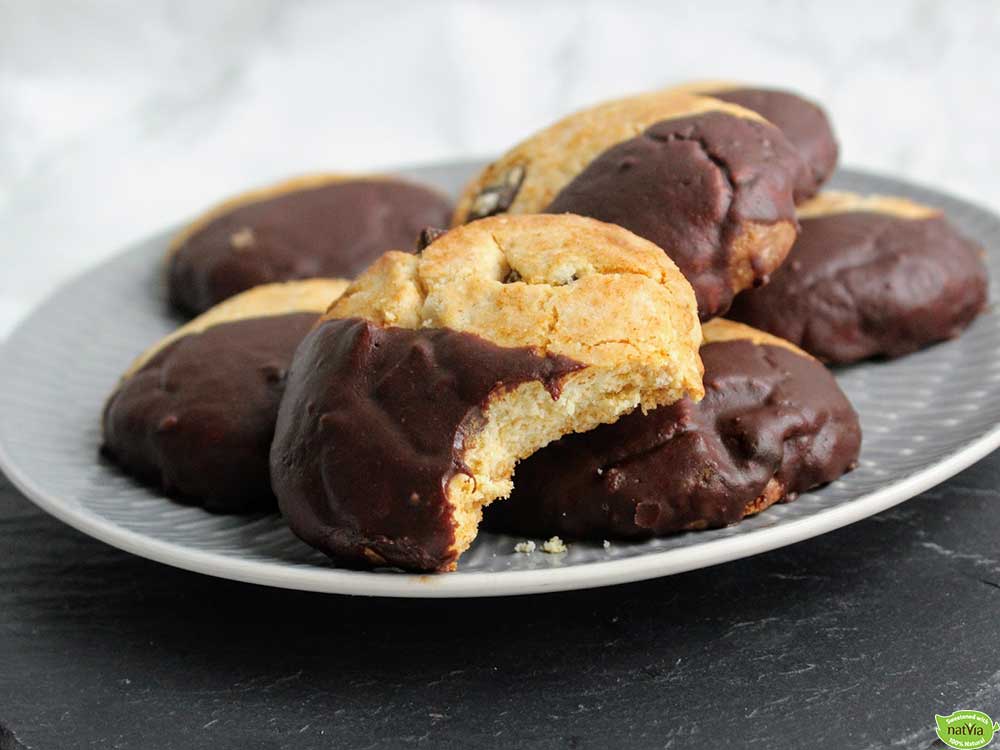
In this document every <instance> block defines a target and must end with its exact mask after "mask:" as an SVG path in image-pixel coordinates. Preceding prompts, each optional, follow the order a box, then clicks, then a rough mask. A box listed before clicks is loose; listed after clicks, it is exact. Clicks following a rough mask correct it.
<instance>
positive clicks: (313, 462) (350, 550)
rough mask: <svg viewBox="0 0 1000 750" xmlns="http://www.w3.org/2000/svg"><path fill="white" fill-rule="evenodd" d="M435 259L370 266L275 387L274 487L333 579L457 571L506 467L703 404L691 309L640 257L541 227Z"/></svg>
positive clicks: (674, 285)
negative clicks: (365, 572)
mask: <svg viewBox="0 0 1000 750" xmlns="http://www.w3.org/2000/svg"><path fill="white" fill-rule="evenodd" d="M431 239H432V241H431V244H429V245H428V246H427V247H426V248H425V249H424V250H423V251H422V252H421V253H420V254H419V255H409V254H406V253H398V252H392V253H388V254H386V255H385V256H383V257H382V258H381V259H379V260H378V261H376V262H375V263H374V264H373V265H372V266H371V268H369V270H368V271H366V272H365V273H364V274H363V275H362V276H361V277H360V278H358V279H357V280H356V281H355V282H354V283H353V284H352V285H351V286H350V288H349V289H348V290H347V291H346V292H345V293H344V295H343V296H342V297H341V298H340V299H339V300H338V301H337V302H336V304H334V305H333V306H332V307H331V308H330V310H329V312H328V313H327V315H326V316H324V318H323V321H322V322H321V323H320V324H319V325H318V326H317V327H316V328H315V329H313V331H312V332H311V333H310V334H309V335H308V336H307V337H306V338H305V340H304V341H303V343H302V345H301V346H300V347H299V350H298V352H297V353H296V355H295V359H294V360H293V362H292V365H291V368H290V370H289V376H288V385H287V389H286V392H285V397H284V399H283V400H282V403H281V408H280V410H279V413H278V422H277V427H276V429H275V437H274V444H273V446H272V449H271V478H272V484H273V487H274V490H275V493H276V494H277V496H278V501H279V505H280V507H281V511H282V513H283V514H284V515H285V517H286V519H287V520H288V523H289V526H290V527H291V529H292V530H293V531H294V532H295V533H296V534H297V535H298V536H299V537H301V538H302V539H303V540H304V541H306V542H307V543H309V544H311V545H312V546H314V547H316V548H317V549H320V550H322V551H323V552H325V553H326V554H328V555H329V556H330V557H332V558H333V559H335V560H337V561H339V562H343V563H347V564H370V565H371V564H374V565H394V566H398V567H401V568H405V569H408V570H420V571H444V570H451V569H453V568H454V567H455V564H456V561H457V559H458V557H459V555H461V553H462V552H464V551H465V550H466V549H467V548H468V547H469V545H470V544H471V543H472V541H473V539H474V538H475V536H476V531H477V527H478V525H479V520H480V518H481V514H482V508H483V507H484V506H485V505H488V504H489V503H490V502H492V501H493V500H494V499H496V498H498V497H505V496H506V495H507V494H508V493H509V492H510V489H511V474H512V472H513V470H514V464H515V463H516V462H517V461H519V460H520V459H523V458H525V457H526V456H528V455H530V454H531V453H533V452H534V451H535V450H537V449H538V448H540V447H541V446H543V445H545V444H546V443H548V442H550V441H551V440H554V439H556V438H558V437H560V436H561V435H564V434H566V433H569V432H574V431H579V430H589V429H591V428H593V427H595V426H597V425H598V424H601V423H603V422H610V421H614V420H615V419H616V418H617V417H618V416H620V415H621V414H623V413H626V412H628V411H631V410H632V409H633V408H635V407H636V406H640V405H641V406H642V408H646V409H649V408H653V407H655V406H657V405H660V404H666V403H671V402H673V401H676V400H677V399H679V398H681V397H683V396H685V395H687V396H692V397H695V398H697V397H699V396H700V395H701V393H702V386H701V366H700V361H699V359H698V346H699V343H700V341H701V332H700V327H699V325H698V318H697V311H696V306H695V300H694V295H693V293H692V291H691V287H690V285H689V284H688V283H687V282H686V281H685V280H684V278H683V277H682V276H681V274H680V272H679V271H678V270H677V268H676V266H675V265H674V264H673V262H672V261H671V260H670V259H669V258H667V257H666V256H665V255H664V254H663V252H662V251H660V249H659V248H657V247H656V246H655V245H653V244H652V243H650V242H648V241H646V240H643V239H641V238H639V237H637V236H635V235H633V234H631V233H630V232H628V231H627V230H625V229H622V228H621V227H617V226H613V225H610V224H604V223H601V222H598V221H594V220H593V219H586V218H582V217H578V216H551V215H531V216H498V217H492V218H488V219H484V220H482V221H477V222H473V223H471V224H468V225H465V226H462V227H458V228H455V229H452V230H451V231H449V232H447V233H446V234H444V235H442V236H440V237H438V238H436V239H433V238H431Z"/></svg>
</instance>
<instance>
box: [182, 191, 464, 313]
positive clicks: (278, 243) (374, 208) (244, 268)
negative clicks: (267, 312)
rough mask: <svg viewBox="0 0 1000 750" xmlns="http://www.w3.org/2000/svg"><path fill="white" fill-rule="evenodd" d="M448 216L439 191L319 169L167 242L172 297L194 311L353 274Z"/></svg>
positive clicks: (256, 194) (248, 197)
mask: <svg viewBox="0 0 1000 750" xmlns="http://www.w3.org/2000/svg"><path fill="white" fill-rule="evenodd" d="M450 213H451V206H450V203H449V202H448V200H447V199H446V198H445V197H444V196H442V195H440V194H439V193H437V192H436V191H433V190H431V189H429V188H426V187H423V186H421V185H417V184H414V183H410V182H406V181H403V180H398V179H392V178H388V177H379V176H371V177H362V176H358V177H348V176H344V175H317V176H311V177H302V178H297V179H294V180H289V181H286V182H282V183H279V184H277V185H273V186H270V187H267V188H264V189H261V190H255V191H251V192H249V193H245V194H243V195H240V196H237V197H235V198H233V199H231V200H229V201H226V202H224V203H223V204H221V205H220V206H217V207H216V208H214V209H212V210H211V211H209V212H208V213H207V214H205V215H204V216H202V217H201V218H199V219H198V220H196V221H195V222H194V223H193V224H192V225H191V226H189V227H187V228H186V229H185V230H184V231H182V232H181V233H180V234H179V235H178V236H177V237H176V238H175V239H174V241H173V242H172V243H171V247H170V249H169V251H168V254H167V259H166V271H167V284H168V291H169V297H170V301H171V304H173V305H174V306H175V307H178V308H179V309H181V310H184V311H186V312H193V313H197V312H201V311H203V310H205V309H207V308H208V307H211V306H212V305H214V304H216V303H218V302H220V301H222V300H224V299H226V298H227V297H230V296H232V295H234V294H236V293H238V292H241V291H244V290H246V289H249V288H251V287H254V286H258V285H260V284H265V283H270V282H277V281H287V280H296V279H305V278H312V277H337V276H353V275H355V274H357V273H359V272H360V271H361V270H363V269H364V268H365V267H366V266H367V265H368V264H369V263H370V262H371V261H372V260H374V259H375V258H376V257H378V256H379V255H380V254H381V253H383V252H385V251H386V250H389V249H393V248H410V247H412V246H413V243H414V240H415V239H416V237H417V235H418V233H419V232H420V230H421V229H423V228H424V227H426V226H441V225H444V224H446V223H447V222H448V219H449V216H450Z"/></svg>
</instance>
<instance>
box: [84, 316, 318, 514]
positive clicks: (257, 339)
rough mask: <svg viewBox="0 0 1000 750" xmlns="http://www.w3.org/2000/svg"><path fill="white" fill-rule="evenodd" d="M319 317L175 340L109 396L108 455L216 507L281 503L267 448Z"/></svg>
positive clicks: (224, 328)
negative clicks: (295, 365)
mask: <svg viewBox="0 0 1000 750" xmlns="http://www.w3.org/2000/svg"><path fill="white" fill-rule="evenodd" d="M317 317H318V316H317V315H316V314H315V313H293V314H289V315H276V316H271V317H262V318H247V319H244V320H239V321H235V322H230V323H223V324H220V325H216V326H212V327H210V328H208V329H206V330H205V331H203V332H202V333H192V334H189V335H187V336H184V337H183V338H180V339H177V340H176V341H173V342H171V343H170V344H168V345H167V346H166V347H164V348H163V349H162V350H160V351H159V352H158V353H157V354H156V355H155V356H154V357H153V358H152V359H150V360H149V361H148V362H147V363H146V364H145V365H143V366H142V367H141V368H140V369H139V370H138V371H136V372H135V373H134V374H133V375H132V376H131V377H129V378H128V379H126V380H125V381H123V382H122V383H121V385H119V387H118V389H117V390H116V391H115V393H114V394H112V396H111V398H110V399H108V403H107V404H106V406H105V409H104V415H103V424H104V452H105V453H106V454H107V455H108V456H109V457H111V458H112V459H113V460H115V461H116V462H118V463H119V464H120V465H121V466H122V467H123V468H124V469H125V470H126V471H128V472H129V473H131V474H133V475H135V476H136V477H137V478H139V479H140V480H142V481H144V482H148V483H150V484H154V485H157V486H160V487H162V488H163V489H165V490H167V491H168V492H170V493H171V494H174V495H176V496H177V497H178V498H179V499H183V500H185V501H187V502H191V503H196V504H200V505H204V507H205V508H206V509H207V510H211V511H215V512H234V513H240V512H249V511H256V510H271V509H273V508H274V507H275V500H274V495H273V493H272V492H271V485H270V481H269V476H268V452H269V449H270V445H271V437H272V435H273V434H274V420H275V419H276V418H277V414H278V402H279V400H280V399H281V394H282V391H283V389H284V378H283V377H282V376H281V374H282V373H284V371H285V369H286V368H287V367H288V365H289V363H290V362H291V360H292V354H293V353H294V352H295V347H296V346H297V345H298V343H299V341H301V340H302V337H303V336H305V335H306V332H307V331H308V330H309V328H310V327H311V326H312V324H313V323H315V321H316V319H317ZM276 373H277V374H278V376H277V377H276V376H275V375H276Z"/></svg>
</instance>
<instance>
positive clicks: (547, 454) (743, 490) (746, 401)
mask: <svg viewBox="0 0 1000 750" xmlns="http://www.w3.org/2000/svg"><path fill="white" fill-rule="evenodd" d="M701 356H702V360H703V361H704V364H705V391H706V394H705V398H704V399H703V400H702V401H701V402H699V403H694V402H692V401H690V400H688V399H684V400H683V401H680V402H678V403H676V404H673V405H671V406H665V407H660V408H658V409H654V410H653V411H650V412H648V413H646V414H643V413H642V412H641V411H638V410H637V411H635V412H633V413H631V414H629V415H627V416H625V417H622V418H621V419H619V420H618V421H617V422H615V423H614V424H610V425H602V426H601V427H598V428H597V429H596V430H592V431H590V432H586V433H582V434H576V435H568V436H566V437H564V438H562V439H560V440H558V441H556V442H555V443H552V444H550V445H549V446H548V447H546V448H543V449H542V450H540V451H538V452H537V453H535V454H534V455H532V456H530V457H529V458H527V459H526V460H524V461H522V462H521V463H520V464H519V465H518V468H517V475H516V478H515V483H514V492H513V493H512V494H511V496H510V498H509V499H508V500H506V501H505V502H502V503H495V504H494V505H492V506H490V507H489V508H488V509H487V510H486V515H485V519H484V523H485V524H486V525H487V527H488V528H493V529H501V530H504V531H509V532H511V533H516V534H523V535H529V536H541V537H545V536H549V535H551V534H559V535H561V536H566V537H571V538H577V539H580V538H585V539H588V538H589V539H609V538H621V539H643V538H648V537H652V536H662V535H665V534H670V533H673V532H677V531H682V530H686V529H695V528H715V527H720V526H725V525H727V524H731V523H735V522H737V521H739V520H740V519H741V518H743V517H744V515H746V514H747V512H755V510H757V509H760V508H759V507H758V508H754V501H755V500H756V499H757V498H760V497H761V496H763V495H765V494H766V492H767V491H768V489H769V488H773V487H775V486H777V487H780V488H781V491H782V494H784V496H785V497H786V498H787V499H790V498H791V497H793V496H794V494H795V493H798V492H803V491H805V490H808V489H810V488H812V487H815V486H817V485H820V484H824V483H826V482H830V481H832V480H834V479H836V478H837V477H839V476H840V475H841V474H843V473H844V472H845V471H848V470H849V469H851V468H852V467H853V466H854V465H855V463H856V461H857V458H858V452H859V450H860V445H861V431H860V427H859V424H858V418H857V415H856V414H855V412H854V409H853V408H852V407H851V405H850V403H849V402H848V401H847V398H846V397H845V396H844V394H843V393H842V392H841V390H840V388H839V387H838V386H837V383H836V381H835V380H834V379H833V377H832V376H831V375H830V373H829V372H828V371H827V370H826V369H825V368H824V367H823V366H822V365H821V364H819V363H818V362H816V361H815V360H813V359H810V358H808V357H804V356H802V355H799V354H795V353H794V352H792V351H790V350H788V349H786V348H784V347H780V346H772V345H755V344H753V343H751V342H750V341H746V340H735V341H721V342H716V343H711V344H707V345H705V346H704V347H702V349H701ZM774 499H777V497H774V498H771V499H770V502H773V500H774ZM770 502H767V503H766V504H770Z"/></svg>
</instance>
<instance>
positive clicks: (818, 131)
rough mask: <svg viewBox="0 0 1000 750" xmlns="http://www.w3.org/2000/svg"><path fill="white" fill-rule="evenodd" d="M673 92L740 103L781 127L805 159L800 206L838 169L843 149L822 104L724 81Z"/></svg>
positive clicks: (798, 193) (798, 196)
mask: <svg viewBox="0 0 1000 750" xmlns="http://www.w3.org/2000/svg"><path fill="white" fill-rule="evenodd" d="M671 90H672V91H684V92H687V93H692V94H702V95H704V96H711V97H713V98H715V99H721V100H722V101H725V102H729V103H731V104H738V105H739V106H741V107H746V108H747V109H752V110H753V111H754V112H756V113H757V114H759V115H760V116H761V117H763V118H764V119H765V120H767V121H768V122H771V123H773V124H774V125H777V126H778V128H779V129H780V130H781V132H782V133H784V134H785V137H786V138H788V140H789V141H791V142H792V145H793V146H795V148H797V149H798V151H799V155H800V156H801V157H802V169H800V170H799V174H798V178H797V179H796V181H795V202H796V203H801V202H802V201H805V200H807V199H808V198H811V197H812V196H814V195H815V194H816V191H817V190H819V188H820V186H821V185H822V184H823V183H824V182H826V181H827V180H828V179H829V177H830V175H832V174H833V170H834V169H836V167H837V155H838V151H839V149H838V146H837V138H836V136H835V135H834V133H833V126H832V125H831V124H830V119H829V118H828V117H827V116H826V113H825V112H824V111H823V109H822V108H821V107H820V106H819V105H818V104H816V103H815V102H812V101H810V100H808V99H806V98H804V97H802V96H799V95H798V94H794V93H792V92H791V91H782V90H781V89H771V88H762V87H760V86H753V85H751V84H745V83H731V82H723V81H702V82H697V83H690V84H686V85H684V86H678V87H676V88H674V89H671Z"/></svg>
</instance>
